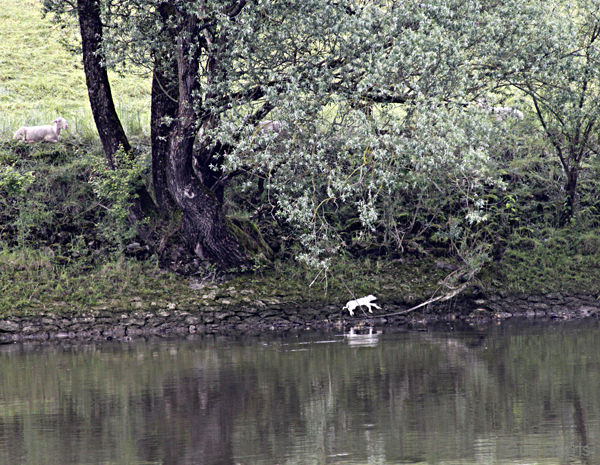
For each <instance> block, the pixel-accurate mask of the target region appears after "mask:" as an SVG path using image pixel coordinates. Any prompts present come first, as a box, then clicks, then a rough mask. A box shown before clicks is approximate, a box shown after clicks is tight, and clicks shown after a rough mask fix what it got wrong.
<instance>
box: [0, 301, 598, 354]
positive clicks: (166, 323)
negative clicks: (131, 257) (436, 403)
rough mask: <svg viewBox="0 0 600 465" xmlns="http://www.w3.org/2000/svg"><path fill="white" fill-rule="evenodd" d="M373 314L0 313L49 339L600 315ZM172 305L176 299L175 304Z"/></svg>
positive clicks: (467, 306)
mask: <svg viewBox="0 0 600 465" xmlns="http://www.w3.org/2000/svg"><path fill="white" fill-rule="evenodd" d="M380 303H381V306H382V309H381V310H377V311H376V313H373V314H369V313H366V314H363V313H362V312H360V311H356V312H355V315H354V317H351V316H350V315H349V314H348V313H347V312H346V311H342V306H343V303H340V304H338V305H332V304H329V305H318V304H311V305H302V306H301V305H298V304H293V303H289V304H282V303H276V304H267V303H264V302H261V301H258V302H255V303H254V304H253V305H227V304H223V305H219V306H212V307H211V306H204V307H201V309H200V310H198V311H182V310H177V309H176V308H163V309H155V310H152V311H144V310H142V309H140V310H132V311H126V312H118V311H109V310H94V311H85V312H81V313H79V314H74V315H66V314H58V313H45V314H43V315H38V316H24V317H7V318H5V319H2V320H0V342H4V343H7V342H14V341H19V340H46V339H67V338H70V339H74V338H79V339H130V338H133V337H139V336H146V335H171V334H189V333H197V332H256V331H269V330H279V329H289V328H299V327H303V326H307V327H315V328H325V327H339V328H343V327H344V326H353V325H357V324H367V325H382V324H388V325H398V324H409V325H410V324H415V323H418V324H423V323H427V322H435V321H440V320H448V319H457V318H458V319H465V320H473V319H476V320H485V319H487V320H499V319H500V320H501V319H507V318H512V317H525V318H540V317H541V318H551V319H571V318H585V317H595V316H597V315H600V313H599V312H600V300H598V298H597V297H596V296H590V295H571V296H564V295H562V294H560V293H550V294H545V295H529V296H526V295H501V294H494V295H490V296H487V297H485V298H477V299H475V298H463V299H457V300H455V301H452V302H449V303H448V302H447V303H444V304H437V305H432V306H430V307H428V308H424V309H419V310H418V311H414V312H409V313H404V312H406V310H407V306H402V305H394V304H386V303H385V301H383V302H380ZM172 307H174V306H172Z"/></svg>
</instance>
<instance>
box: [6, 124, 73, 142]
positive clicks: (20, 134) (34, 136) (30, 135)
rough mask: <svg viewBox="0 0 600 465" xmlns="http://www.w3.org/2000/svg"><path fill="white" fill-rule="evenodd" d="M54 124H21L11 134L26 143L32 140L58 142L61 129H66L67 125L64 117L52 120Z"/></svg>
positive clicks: (15, 138)
mask: <svg viewBox="0 0 600 465" xmlns="http://www.w3.org/2000/svg"><path fill="white" fill-rule="evenodd" d="M52 123H53V124H54V126H52V125H50V124H48V125H46V126H23V127H21V128H19V130H18V131H17V132H16V133H15V135H14V136H13V139H14V140H21V139H22V140H23V142H27V143H28V144H30V143H32V142H58V137H59V136H60V131H61V129H67V128H68V127H69V125H68V124H67V120H66V119H64V118H57V119H55V120H54V121H52Z"/></svg>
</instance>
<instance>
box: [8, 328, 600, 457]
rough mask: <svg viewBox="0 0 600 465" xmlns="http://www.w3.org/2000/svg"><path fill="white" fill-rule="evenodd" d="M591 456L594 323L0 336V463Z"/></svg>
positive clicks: (598, 381) (598, 393)
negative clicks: (128, 337)
mask: <svg viewBox="0 0 600 465" xmlns="http://www.w3.org/2000/svg"><path fill="white" fill-rule="evenodd" d="M405 463H406V464H408V463H410V464H414V463H423V464H534V463H539V464H567V463H568V464H573V463H584V464H587V463H589V464H597V463H600V325H599V323H598V321H596V320H591V319H590V320H580V321H575V322H568V323H560V324H559V323H541V322H537V323H531V322H530V323H516V322H505V323H503V324H500V325H487V326H481V327H477V326H464V327H462V328H458V327H455V326H453V325H450V324H446V325H444V326H440V327H437V328H429V329H428V330H427V331H408V330H406V329H402V328H395V329H391V328H379V329H371V330H369V329H362V330H353V331H352V332H350V333H348V332H346V333H345V334H344V333H343V332H342V331H340V332H337V333H336V332H332V333H318V332H315V331H302V332H299V333H292V334H285V335H283V334H269V335H263V336H248V337H242V336H236V337H234V336H216V335H204V336H202V335H194V336H193V337H190V338H184V339H181V338H180V339H173V340H143V339H140V340H134V341H129V342H121V341H116V340H115V341H101V342H80V343H75V342H68V341H63V342H61V343H35V344H33V343H32V344H10V345H4V346H0V464H2V465H20V464H32V465H33V464H35V465H37V464H40V465H41V464H43V465H52V464H57V465H58V464H60V465H71V464H77V465H84V464H94V465H95V464H111V465H112V464H127V465H131V464H133V465H137V464H161V465H162V464H165V465H166V464H173V465H185V464H242V465H243V464H269V465H274V464H405Z"/></svg>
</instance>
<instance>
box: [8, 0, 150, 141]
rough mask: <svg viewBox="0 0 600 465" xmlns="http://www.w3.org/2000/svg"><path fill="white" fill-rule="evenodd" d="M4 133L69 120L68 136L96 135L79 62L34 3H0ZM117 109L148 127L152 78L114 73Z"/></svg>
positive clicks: (20, 0) (30, 0)
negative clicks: (60, 117)
mask: <svg viewBox="0 0 600 465" xmlns="http://www.w3.org/2000/svg"><path fill="white" fill-rule="evenodd" d="M0 37H1V38H2V40H1V41H0V135H1V136H3V137H6V136H8V135H9V134H12V133H13V132H14V131H15V130H16V129H17V128H18V127H19V126H22V125H24V124H28V125H33V124H48V123H49V122H50V121H52V120H53V119H54V118H56V117H57V116H63V117H64V118H66V119H67V121H69V133H70V134H71V135H73V134H78V135H79V136H80V137H86V136H88V137H89V136H93V134H95V128H94V125H93V122H92V117H91V111H90V106H89V102H88V98H87V89H86V87H85V75H84V73H83V65H82V63H81V58H80V57H78V56H74V55H71V54H70V53H69V52H67V51H66V50H65V49H64V47H63V46H62V45H61V44H60V32H59V30H58V29H57V27H55V26H54V25H53V24H52V23H51V22H50V20H49V19H42V18H41V3H40V2H39V1H36V0H0ZM111 83H112V85H113V93H114V97H115V101H116V105H117V108H118V109H119V111H120V112H121V114H122V116H124V120H125V121H129V122H130V125H131V126H133V127H131V128H128V129H130V130H131V129H137V128H136V127H135V126H136V125H139V124H140V123H139V122H140V121H141V124H142V126H143V127H145V128H148V127H149V122H148V118H149V116H148V115H149V106H150V81H149V77H148V76H146V77H143V76H130V77H120V76H117V75H115V74H112V75H111ZM67 137H68V136H67Z"/></svg>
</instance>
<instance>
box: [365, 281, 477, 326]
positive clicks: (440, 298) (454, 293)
mask: <svg viewBox="0 0 600 465" xmlns="http://www.w3.org/2000/svg"><path fill="white" fill-rule="evenodd" d="M468 285H469V283H464V284H463V285H462V286H460V287H458V288H456V289H454V290H453V291H452V292H450V293H449V294H444V295H440V296H438V297H434V298H432V299H429V300H428V301H427V302H423V303H422V304H419V305H417V306H415V307H412V308H409V309H408V310H404V311H402V312H396V313H387V314H385V315H376V316H377V317H384V316H396V315H404V314H406V313H410V312H412V311H414V310H416V309H418V308H421V307H424V306H426V305H429V304H432V303H434V302H438V301H440V302H445V301H446V300H450V299H451V298H452V297H455V296H457V295H458V294H460V293H461V292H462V291H464V290H465V289H466V288H467V286H468ZM371 318H373V317H371Z"/></svg>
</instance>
